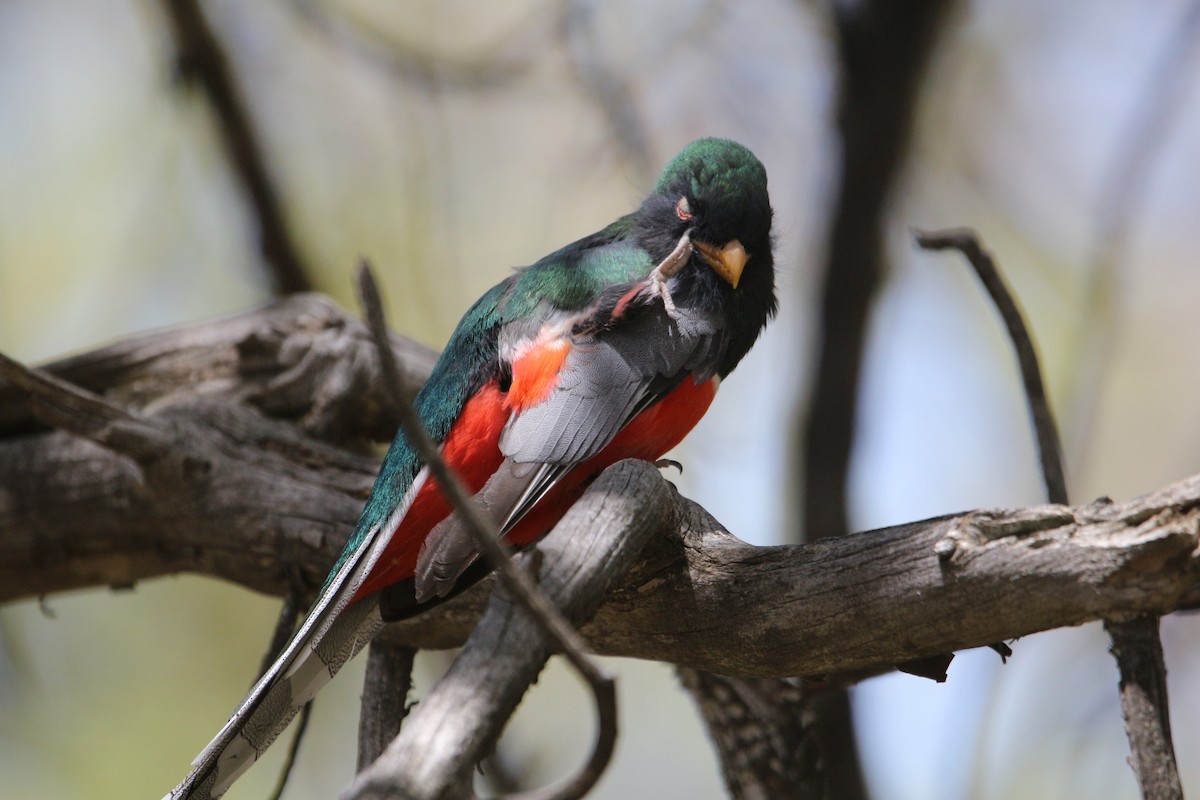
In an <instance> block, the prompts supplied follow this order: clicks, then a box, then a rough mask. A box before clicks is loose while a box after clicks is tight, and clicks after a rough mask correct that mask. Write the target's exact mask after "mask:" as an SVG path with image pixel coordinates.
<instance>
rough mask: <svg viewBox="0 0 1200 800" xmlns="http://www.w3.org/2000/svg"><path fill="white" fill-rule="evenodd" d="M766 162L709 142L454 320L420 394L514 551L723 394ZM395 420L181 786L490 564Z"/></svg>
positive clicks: (759, 320)
mask: <svg viewBox="0 0 1200 800" xmlns="http://www.w3.org/2000/svg"><path fill="white" fill-rule="evenodd" d="M771 246H772V240H771V206H770V201H769V199H768V196H767V175H766V171H765V170H764V169H763V166H762V164H761V163H760V162H759V160H758V159H757V158H755V156H754V155H753V154H752V153H751V152H750V151H749V150H748V149H746V148H745V147H743V146H742V145H740V144H737V143H735V142H732V141H728V140H725V139H700V140H698V141H695V142H692V143H691V144H689V145H688V146H687V147H685V148H684V149H683V150H682V151H681V152H680V153H679V154H678V155H677V156H675V158H673V159H672V160H671V161H670V162H669V163H668V164H667V165H666V167H664V169H663V171H662V173H661V175H659V178H658V181H657V183H656V184H655V186H654V190H653V191H652V192H651V193H650V196H649V197H647V198H646V199H645V201H644V202H643V203H642V204H641V206H640V207H639V208H638V209H637V210H636V211H634V212H633V213H632V214H628V215H626V216H624V217H621V218H620V219H618V220H617V221H616V222H613V223H612V224H611V225H609V226H607V227H606V228H604V229H602V230H600V231H599V232H597V233H593V234H592V235H590V236H586V237H584V238H582V239H580V240H578V241H576V242H573V243H571V244H569V245H567V246H566V247H563V248H562V249H560V250H556V251H555V252H553V253H551V254H550V255H548V256H546V257H545V258H542V259H541V260H539V261H537V262H536V263H534V264H532V265H530V266H527V267H524V268H520V269H517V270H515V271H514V273H513V274H512V275H510V276H509V277H508V278H506V279H505V280H503V281H502V282H500V283H499V284H497V285H496V286H494V287H492V289H491V290H490V291H488V292H487V293H486V294H484V295H483V297H481V298H480V299H479V300H478V301H477V302H476V303H475V304H474V305H473V306H472V307H471V308H470V310H468V311H467V313H466V314H465V315H464V316H463V318H462V320H461V321H460V322H459V324H458V327H457V328H456V329H455V331H454V333H453V335H452V336H451V337H450V341H449V342H448V343H447V345H446V348H445V350H444V351H443V352H442V354H441V357H440V358H439V359H438V361H437V364H436V365H435V366H434V369H433V373H432V374H431V375H430V377H429V379H428V381H426V383H425V384H424V386H423V387H422V388H421V390H420V392H419V393H418V395H417V397H416V407H417V411H418V412H419V414H420V417H421V419H422V421H423V422H424V424H425V427H426V428H427V430H428V431H429V434H430V435H431V437H432V438H433V439H434V441H435V442H437V443H439V446H440V449H441V455H442V457H443V459H445V461H446V463H447V464H448V465H449V466H450V467H451V468H452V469H454V470H455V471H456V472H457V474H458V475H459V477H460V478H461V479H462V481H463V482H464V483H465V485H466V486H467V488H468V490H469V491H470V492H472V493H473V494H474V502H477V503H478V504H479V506H480V508H482V509H483V510H484V511H485V513H486V515H487V516H488V517H490V518H491V520H492V521H493V522H494V523H495V524H496V526H497V528H498V530H499V531H500V532H501V534H502V535H503V536H504V538H505V539H506V541H507V542H508V543H509V544H511V545H512V546H514V547H518V548H519V547H521V546H524V545H528V544H530V543H531V542H534V541H535V540H537V539H538V538H539V537H541V536H542V535H544V534H545V533H546V532H547V531H549V529H550V528H551V527H553V525H554V524H555V522H557V521H558V520H559V518H561V517H562V515H563V514H564V513H565V512H566V510H567V509H568V508H569V507H570V505H571V504H572V503H573V502H574V501H575V500H576V499H578V498H579V497H580V495H581V494H582V493H583V491H584V489H585V488H586V487H587V485H588V483H589V481H591V480H592V479H593V478H595V477H596V476H597V475H598V474H599V473H600V471H601V470H603V469H604V468H605V467H607V466H609V465H610V464H613V463H615V462H617V461H619V460H621V459H625V458H641V459H648V460H656V459H658V458H660V457H661V456H662V455H663V454H664V453H666V452H667V451H668V450H670V449H671V448H672V447H674V446H675V445H676V444H678V443H679V441H680V440H681V439H682V438H683V437H684V436H685V435H686V434H687V433H688V431H690V430H691V429H692V427H693V426H694V425H695V424H696V422H697V421H699V419H700V417H701V416H703V415H704V412H705V411H706V410H707V409H708V406H709V404H710V403H711V402H712V399H713V396H714V394H715V393H716V391H717V387H718V385H719V384H720V382H721V381H722V380H723V379H724V378H725V377H726V376H727V375H729V373H730V372H731V371H732V370H733V368H734V367H736V366H737V364H738V362H739V361H741V360H742V357H743V356H745V355H746V353H747V351H749V349H750V347H751V345H753V344H754V341H755V340H756V339H757V338H758V336H759V334H760V333H761V332H762V330H763V328H764V326H765V325H766V324H767V320H768V319H769V318H770V317H772V316H773V315H774V313H775V279H774V260H773V258H772V254H771ZM485 561H486V560H485V559H480V554H479V552H478V551H477V550H476V548H475V546H474V544H473V542H472V539H471V537H470V535H469V534H468V532H467V531H466V530H465V529H464V527H463V525H462V523H461V522H460V520H459V519H458V516H457V515H456V514H454V513H452V509H451V507H450V506H449V504H448V503H447V501H446V499H445V498H444V497H443V495H442V492H441V490H440V489H439V487H438V485H437V482H436V481H435V480H434V479H433V478H430V477H429V471H428V469H427V468H426V466H425V465H424V464H423V463H422V461H421V459H420V458H419V457H418V456H417V454H416V452H415V451H414V449H413V448H412V446H411V445H410V444H409V443H408V441H407V439H406V437H405V436H404V434H403V432H401V433H399V434H397V436H396V439H395V441H394V442H393V443H392V446H391V448H390V450H389V451H388V453H387V456H386V457H385V458H384V461H383V464H382V466H381V468H380V470H379V475H378V477H377V478H376V480H375V483H374V487H373V488H372V491H371V495H370V497H369V499H368V500H367V503H366V506H365V507H364V508H363V511H362V515H361V517H360V518H359V521H358V524H357V527H356V528H355V531H354V534H353V535H352V536H351V538H350V540H349V542H348V543H347V544H346V548H345V550H344V551H343V552H342V554H341V556H340V557H339V559H338V561H337V563H336V564H335V565H334V567H333V569H332V571H331V572H330V574H329V577H328V579H327V580H326V582H325V586H324V588H323V589H322V590H321V593H320V594H319V596H318V597H317V600H316V602H315V603H314V604H313V607H312V609H311V610H310V611H309V613H308V615H307V617H306V618H305V620H304V622H303V623H302V624H301V626H300V628H299V629H298V631H297V632H296V634H295V636H294V637H293V638H292V640H291V642H290V643H289V644H288V646H287V647H286V648H285V649H284V651H283V653H282V654H281V655H280V656H279V658H278V659H277V660H276V661H275V663H274V664H273V665H272V666H271V667H270V669H268V670H267V672H266V673H265V674H264V675H263V677H262V678H261V679H260V680H259V681H258V683H257V684H256V685H255V686H254V688H253V689H251V691H250V694H249V695H247V697H246V698H245V699H244V700H243V701H242V703H241V705H239V706H238V708H237V710H236V711H235V712H234V714H233V716H232V717H231V718H230V720H229V722H228V723H226V725H225V727H224V728H222V729H221V731H220V732H219V733H218V734H217V736H216V737H215V738H214V739H213V740H212V742H211V743H209V745H208V747H206V748H205V749H204V751H203V752H201V753H200V755H199V756H197V758H196V760H195V761H194V762H193V768H192V770H191V772H190V773H188V775H187V776H186V777H185V778H184V779H183V781H182V782H181V783H180V784H179V785H178V786H177V787H176V788H175V789H174V790H172V791H171V793H170V794H169V795H167V798H169V800H183V799H184V798H187V799H188V800H204V799H205V798H216V797H219V796H221V795H222V794H223V793H224V792H225V791H226V790H227V789H228V788H229V786H230V784H231V783H232V782H233V781H234V780H235V779H236V778H237V777H238V776H239V775H240V774H241V773H242V772H244V771H245V770H246V769H247V768H248V767H249V766H250V764H252V763H253V762H254V760H255V759H256V758H258V756H259V755H260V754H261V753H263V752H264V751H265V750H266V748H267V747H268V746H269V745H270V744H271V742H272V741H274V739H275V738H276V737H277V736H278V735H279V733H280V732H281V731H282V730H283V729H284V728H285V727H286V726H287V724H288V722H289V721H290V720H291V719H292V717H293V716H294V715H295V714H296V712H297V711H298V710H299V709H300V708H301V707H302V706H303V705H304V704H305V703H306V702H308V701H309V700H310V699H312V697H313V695H314V694H315V693H316V692H317V690H318V689H320V688H321V687H322V686H323V685H324V684H325V683H326V682H328V681H329V679H330V678H331V677H332V676H333V674H334V673H336V672H337V671H338V669H339V668H340V667H341V666H342V664H344V663H345V662H346V661H347V660H348V659H349V658H350V657H351V656H353V655H354V654H355V653H357V652H358V651H359V650H360V649H361V648H362V647H363V646H364V645H365V644H366V643H367V642H368V641H369V640H370V639H371V637H372V636H373V635H375V633H377V632H378V631H379V629H380V628H381V627H382V626H383V624H384V616H385V614H384V613H383V611H381V598H383V599H385V600H386V602H383V603H382V606H383V608H385V609H386V612H387V613H386V616H387V617H388V618H389V619H390V618H399V617H404V616H411V615H413V614H417V613H420V612H421V611H422V610H424V609H427V608H429V607H431V606H433V605H434V604H436V603H438V602H440V601H442V600H444V599H446V598H447V597H448V596H450V595H451V594H453V593H455V592H457V591H460V590H461V589H462V588H464V586H465V585H467V584H469V583H470V582H472V581H474V580H478V579H479V578H480V577H482V576H483V575H484V574H486V571H487V568H486V566H485V563H484V562H485Z"/></svg>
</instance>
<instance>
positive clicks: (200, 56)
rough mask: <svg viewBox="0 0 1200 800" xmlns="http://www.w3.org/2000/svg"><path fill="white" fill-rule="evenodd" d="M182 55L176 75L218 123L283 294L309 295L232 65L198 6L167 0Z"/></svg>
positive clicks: (185, 0) (193, 2) (188, 1)
mask: <svg viewBox="0 0 1200 800" xmlns="http://www.w3.org/2000/svg"><path fill="white" fill-rule="evenodd" d="M162 6H163V10H164V11H165V12H166V15H167V18H168V19H169V20H170V22H171V29H172V32H173V34H174V38H175V47H176V49H177V50H178V57H177V58H178V65H179V66H178V70H179V74H180V76H181V77H182V78H184V79H185V80H194V81H196V82H197V83H199V85H200V86H201V87H202V88H203V89H204V92H205V94H206V95H207V96H208V99H209V101H210V102H211V103H212V108H213V113H214V114H215V115H216V117H217V121H218V122H219V128H220V131H221V136H222V138H223V139H224V141H225V150H226V153H227V154H228V156H229V160H230V162H231V163H232V164H233V168H234V172H235V174H236V175H237V177H238V180H239V181H240V182H241V184H242V188H243V189H244V190H245V192H246V195H247V196H248V198H249V200H250V204H251V205H252V207H253V208H254V215H255V218H256V221H257V223H258V229H259V236H260V246H261V250H262V255H263V258H264V260H265V261H266V266H267V267H268V268H269V269H270V271H271V279H272V283H273V284H274V288H275V291H276V292H278V293H280V294H293V293H295V292H304V291H309V290H311V288H312V284H311V282H310V281H309V280H308V278H307V276H305V274H304V268H303V266H302V264H303V261H302V259H301V258H300V249H299V247H297V245H296V242H295V240H294V239H293V238H292V235H291V233H290V231H289V229H288V226H287V220H286V219H285V216H284V212H283V204H282V202H281V201H280V198H279V192H278V191H277V190H276V188H275V184H274V183H273V182H272V180H271V177H270V171H269V170H268V168H267V160H266V157H265V156H264V154H263V147H262V143H261V142H260V141H259V137H258V134H257V133H256V132H255V130H254V125H253V124H252V122H251V120H250V112H249V110H248V108H247V104H246V102H245V99H244V98H243V97H242V95H241V92H240V91H239V89H238V86H237V82H236V80H235V79H234V75H233V69H232V68H231V67H230V64H229V59H228V58H226V56H225V52H224V50H223V49H222V47H221V43H220V41H219V40H218V39H217V35H216V33H215V32H214V31H213V29H212V26H210V25H209V23H208V19H207V18H206V17H205V16H204V10H203V9H201V8H200V4H199V2H197V0H163V3H162Z"/></svg>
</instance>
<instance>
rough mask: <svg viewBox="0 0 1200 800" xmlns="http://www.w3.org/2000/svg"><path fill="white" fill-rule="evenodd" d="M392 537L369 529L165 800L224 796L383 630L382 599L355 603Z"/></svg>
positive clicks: (210, 799) (366, 598)
mask: <svg viewBox="0 0 1200 800" xmlns="http://www.w3.org/2000/svg"><path fill="white" fill-rule="evenodd" d="M390 527H391V528H392V530H394V526H390ZM390 532H391V531H389V533H390ZM387 538H390V537H388V536H380V535H379V531H378V530H375V531H372V532H371V533H370V534H369V535H368V537H367V538H366V541H364V542H363V544H362V546H360V547H358V548H357V550H356V551H355V552H354V553H353V554H352V555H351V556H350V557H349V558H347V559H346V560H345V561H344V563H342V564H341V565H340V566H339V568H338V570H337V572H336V573H335V574H334V575H333V576H332V577H331V578H330V580H329V581H328V583H327V584H326V586H325V589H324V590H323V591H322V592H321V595H320V596H319V597H318V598H317V601H316V603H315V604H314V605H313V608H312V610H311V611H309V613H308V616H307V617H306V618H305V620H304V622H303V623H302V624H301V626H300V629H299V630H298V631H297V632H296V635H295V636H293V637H292V640H291V641H290V642H289V643H288V646H287V647H286V648H284V651H283V653H282V654H281V655H280V656H279V657H278V658H277V659H276V660H275V663H274V664H272V665H271V667H270V669H268V670H267V671H266V673H265V674H264V675H263V676H262V678H260V679H259V680H258V682H257V683H256V684H255V685H254V688H253V689H251V690H250V693H249V694H248V695H246V698H245V699H244V700H243V701H242V702H241V705H239V706H238V708H237V711H235V712H234V713H233V716H232V717H230V719H229V722H227V723H225V727H223V728H222V729H221V732H220V733H218V734H217V735H216V737H215V738H214V739H213V740H212V741H211V742H209V744H208V746H207V747H205V748H204V750H203V751H202V752H201V753H200V755H198V756H196V759H195V761H193V762H192V770H191V772H189V773H188V774H187V777H185V778H184V779H183V780H182V781H181V782H180V783H179V785H178V786H176V787H175V788H174V789H172V790H171V792H170V793H169V794H168V795H167V796H166V797H165V798H163V800H215V798H218V797H220V796H221V795H222V794H224V793H225V791H226V790H227V789H228V788H229V786H230V784H232V783H233V782H234V780H236V779H237V777H238V776H239V775H241V774H242V773H243V772H245V771H246V770H247V769H248V768H249V767H250V765H251V764H253V763H254V761H255V760H256V759H257V758H258V757H259V756H260V755H261V754H262V753H263V752H264V751H265V750H266V749H267V747H269V746H270V744H271V742H273V741H275V738H276V737H277V736H278V735H279V734H280V733H282V732H283V729H284V728H286V727H287V725H288V723H289V722H291V720H292V718H293V717H294V716H296V713H297V712H298V711H299V710H300V709H301V708H302V707H303V706H304V704H305V703H307V702H308V701H309V700H311V699H312V697H313V695H315V694H316V693H317V690H319V689H320V688H321V687H322V686H324V685H325V684H326V683H328V682H329V680H330V679H331V678H332V677H333V676H334V675H335V674H336V673H337V671H338V670H339V669H341V667H342V665H343V664H345V663H346V662H347V661H349V660H350V659H351V658H352V657H353V656H354V655H355V654H356V653H357V652H358V651H359V650H361V649H362V648H363V647H364V646H365V645H366V644H367V642H369V641H370V640H371V637H373V636H374V635H375V634H376V633H378V632H379V629H380V628H381V627H383V618H382V616H381V615H380V612H379V603H378V597H377V595H376V594H369V595H366V596H364V597H362V598H360V599H358V600H354V602H351V601H352V600H353V598H354V596H355V592H356V591H357V589H358V587H359V586H361V585H362V582H363V580H364V578H365V577H366V574H367V573H368V572H369V571H370V569H371V567H372V566H373V565H374V563H375V561H376V560H377V559H378V557H379V554H380V552H381V551H382V549H383V547H384V546H386V539H387Z"/></svg>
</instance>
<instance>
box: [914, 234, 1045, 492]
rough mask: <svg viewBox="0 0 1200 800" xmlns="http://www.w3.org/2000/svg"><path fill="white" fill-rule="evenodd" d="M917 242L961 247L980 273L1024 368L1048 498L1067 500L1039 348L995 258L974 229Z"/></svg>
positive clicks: (919, 237) (935, 247)
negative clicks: (1040, 363) (981, 242)
mask: <svg viewBox="0 0 1200 800" xmlns="http://www.w3.org/2000/svg"><path fill="white" fill-rule="evenodd" d="M916 236H917V244H919V245H920V246H921V247H923V248H925V249H926V250H947V249H953V250H958V251H959V252H960V253H962V254H963V256H965V257H966V259H967V261H969V262H970V264H971V266H972V267H973V268H974V270H975V274H976V275H978V276H979V281H980V283H982V284H983V287H984V288H985V289H987V293H988V296H990V297H991V298H992V304H993V305H995V306H996V310H997V311H998V312H999V313H1000V318H1001V319H1002V320H1004V327H1005V329H1006V330H1007V331H1008V338H1009V340H1010V341H1012V344H1013V349H1014V350H1016V355H1017V365H1018V367H1019V368H1020V370H1021V381H1022V383H1023V384H1024V387H1025V399H1026V402H1027V403H1028V404H1029V416H1030V418H1031V419H1032V421H1033V430H1034V434H1035V436H1036V438H1037V449H1038V456H1039V458H1040V460H1041V464H1042V479H1043V481H1044V482H1045V485H1046V495H1047V499H1048V500H1049V501H1050V502H1051V503H1063V504H1065V503H1066V502H1067V477H1066V470H1065V469H1064V467H1063V456H1062V442H1061V440H1060V439H1059V436H1058V425H1057V423H1055V421H1054V414H1053V412H1051V410H1050V400H1049V398H1047V397H1046V386H1045V384H1044V383H1043V382H1042V371H1041V368H1040V367H1039V366H1038V357H1037V349H1036V348H1035V347H1034V346H1033V337H1031V336H1030V335H1029V329H1028V328H1027V327H1026V325H1025V319H1024V316H1023V315H1022V314H1021V309H1020V307H1019V306H1018V305H1017V301H1016V299H1015V298H1014V297H1013V295H1012V292H1010V291H1009V290H1008V286H1007V285H1006V284H1005V283H1004V278H1003V277H1001V275H1000V271H999V270H998V269H996V264H995V262H993V261H992V257H991V256H990V255H989V254H988V252H987V251H986V250H984V249H983V246H982V245H981V244H980V243H979V238H978V237H977V236H976V235H975V232H974V231H971V230H965V229H958V230H948V231H928V232H922V231H918V232H917V234H916Z"/></svg>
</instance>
